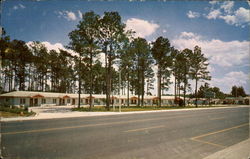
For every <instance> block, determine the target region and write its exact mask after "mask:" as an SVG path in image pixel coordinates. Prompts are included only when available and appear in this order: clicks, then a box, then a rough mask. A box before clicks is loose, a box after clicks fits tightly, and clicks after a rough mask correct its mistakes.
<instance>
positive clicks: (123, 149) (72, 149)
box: [1, 107, 249, 159]
mask: <svg viewBox="0 0 250 159" xmlns="http://www.w3.org/2000/svg"><path fill="white" fill-rule="evenodd" d="M1 133H2V136H1V139H2V143H1V148H2V155H3V157H4V158H8V159H9V158H11V159H12V158H13V159H59V158H60V159H166V158H171V159H174V158H176V159H177V158H178V159H181V158H190V159H196V158H197V159H199V158H204V157H206V156H208V155H211V154H213V153H215V152H217V151H219V150H222V149H224V148H226V147H229V146H231V145H234V144H236V143H238V142H240V141H243V140H245V139H247V138H249V107H237V108H223V109H206V110H188V111H186V110H185V111H170V112H153V113H142V114H127V115H113V116H112V115H111V116H98V117H80V118H65V119H49V120H32V121H16V122H2V123H1Z"/></svg>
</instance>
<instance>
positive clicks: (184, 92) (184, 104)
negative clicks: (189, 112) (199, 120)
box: [183, 81, 187, 107]
mask: <svg viewBox="0 0 250 159" xmlns="http://www.w3.org/2000/svg"><path fill="white" fill-rule="evenodd" d="M186 83H187V82H186V81H185V82H184V90H183V94H184V100H183V102H184V103H183V106H184V107H185V106H186V85H187V84H186Z"/></svg>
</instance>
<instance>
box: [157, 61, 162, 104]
mask: <svg viewBox="0 0 250 159" xmlns="http://www.w3.org/2000/svg"><path fill="white" fill-rule="evenodd" d="M158 106H159V107H161V66H159V68H158Z"/></svg>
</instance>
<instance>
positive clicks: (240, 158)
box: [204, 138, 250, 159]
mask: <svg viewBox="0 0 250 159" xmlns="http://www.w3.org/2000/svg"><path fill="white" fill-rule="evenodd" d="M204 159H250V138H249V139H247V140H245V141H242V142H240V143H238V144H235V145H233V146H230V147H228V148H225V149H223V150H221V151H218V152H216V153H214V154H212V155H210V156H207V157H205V158H204Z"/></svg>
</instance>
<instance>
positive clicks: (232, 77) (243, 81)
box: [209, 71, 250, 93]
mask: <svg viewBox="0 0 250 159" xmlns="http://www.w3.org/2000/svg"><path fill="white" fill-rule="evenodd" d="M249 75H250V74H246V73H244V72H242V71H239V72H234V71H232V72H229V73H227V74H225V75H224V76H223V77H222V78H212V80H211V81H210V82H209V83H210V84H211V85H212V86H216V87H219V88H224V90H223V91H225V92H227V93H230V91H231V88H232V86H233V85H236V86H243V87H247V88H245V91H247V92H249V90H248V89H249V87H248V84H249V80H250V78H249Z"/></svg>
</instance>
